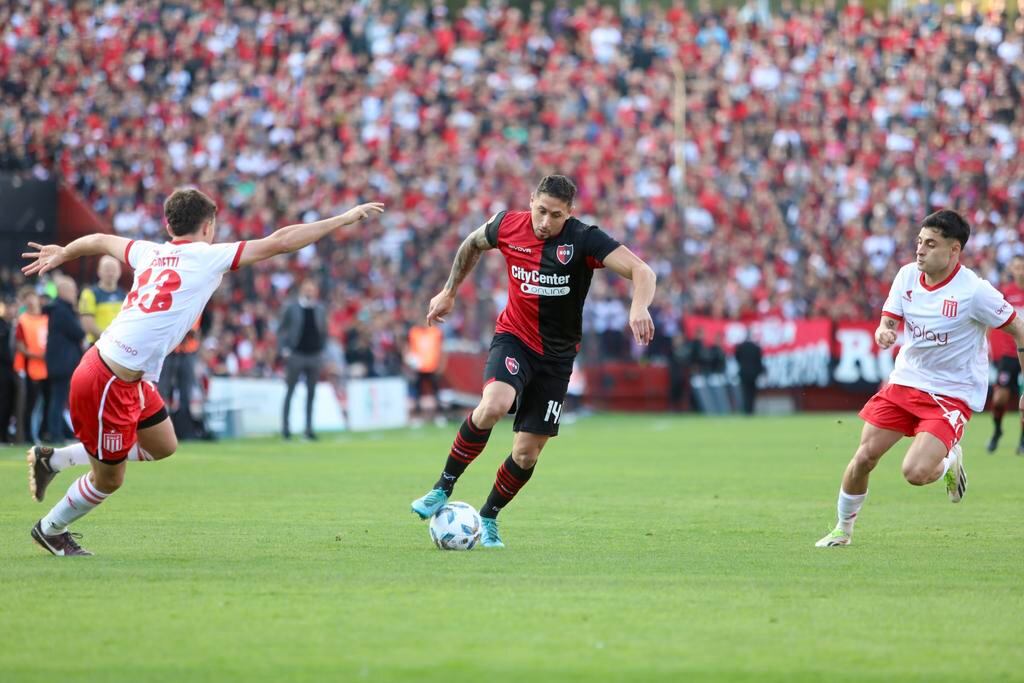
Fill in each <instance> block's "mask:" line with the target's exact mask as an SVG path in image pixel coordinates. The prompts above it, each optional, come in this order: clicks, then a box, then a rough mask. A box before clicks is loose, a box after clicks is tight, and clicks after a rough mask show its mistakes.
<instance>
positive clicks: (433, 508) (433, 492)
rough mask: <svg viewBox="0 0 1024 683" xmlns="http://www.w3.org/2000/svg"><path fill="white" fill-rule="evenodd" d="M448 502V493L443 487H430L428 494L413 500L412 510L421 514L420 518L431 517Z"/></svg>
mask: <svg viewBox="0 0 1024 683" xmlns="http://www.w3.org/2000/svg"><path fill="white" fill-rule="evenodd" d="M447 502H448V494H447V493H445V492H444V491H443V490H442V489H430V491H428V492H427V495H425V496H423V497H422V498H417V499H416V500H414V501H413V502H412V506H411V507H412V511H413V512H415V513H416V514H417V515H419V517H420V519H429V518H430V517H433V516H434V513H435V512H437V511H438V510H440V509H441V508H443V507H444V504H445V503H447Z"/></svg>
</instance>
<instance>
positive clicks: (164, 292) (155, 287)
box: [124, 268, 181, 313]
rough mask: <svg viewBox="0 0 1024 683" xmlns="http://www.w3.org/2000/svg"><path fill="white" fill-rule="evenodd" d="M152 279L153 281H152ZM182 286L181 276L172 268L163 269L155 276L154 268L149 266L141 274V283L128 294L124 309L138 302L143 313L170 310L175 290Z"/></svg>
mask: <svg viewBox="0 0 1024 683" xmlns="http://www.w3.org/2000/svg"><path fill="white" fill-rule="evenodd" d="M150 280H152V282H150ZM179 287H181V276H180V275H178V273H177V272H176V271H173V270H171V269H170V268H165V269H164V270H161V271H160V272H159V274H157V276H156V277H155V278H154V277H153V269H152V268H147V269H146V270H144V271H142V272H141V273H140V274H139V284H138V286H137V287H135V288H134V289H132V291H131V292H129V294H128V298H127V299H125V300H124V310H128V309H129V308H131V307H132V306H134V305H135V304H136V303H138V304H139V310H140V311H142V312H143V313H156V312H158V311H167V310H170V308H171V304H172V303H173V302H174V297H173V296H172V295H171V292H174V291H175V290H177V289H178V288H179Z"/></svg>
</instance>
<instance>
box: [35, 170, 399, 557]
mask: <svg viewBox="0 0 1024 683" xmlns="http://www.w3.org/2000/svg"><path fill="white" fill-rule="evenodd" d="M383 210H384V205H383V204H379V203H375V202H374V203H369V204H361V205H359V206H356V207H355V208H352V209H349V210H348V211H346V212H345V213H343V214H341V215H338V216H334V217H333V218H328V219H325V220H322V221H317V222H315V223H304V224H299V225H289V226H287V227H284V228H281V229H279V230H277V231H275V232H274V233H272V234H270V235H268V236H267V237H264V238H262V239H258V240H251V241H242V242H233V243H224V244H214V243H213V240H214V236H215V234H216V230H217V205H216V204H215V203H214V202H213V200H211V199H210V198H209V197H207V196H206V195H204V194H203V193H202V192H199V191H198V190H193V189H184V190H177V191H175V192H174V193H173V194H172V195H171V196H170V197H168V199H167V201H166V202H165V203H164V216H165V218H166V221H167V232H168V234H169V235H170V237H171V240H172V241H170V242H167V243H164V244H156V243H154V242H143V241H138V242H137V241H134V240H128V239H125V238H123V237H116V236H113V235H100V234H97V235H88V236H86V237H81V238H79V239H77V240H75V241H73V242H71V243H70V244H68V245H67V246H64V247H61V246H58V245H53V244H51V245H47V246H42V245H39V244H36V243H34V242H30V243H29V246H30V247H32V248H33V249H35V250H36V251H33V252H28V253H25V254H23V255H22V256H24V257H25V258H30V259H33V261H32V263H30V264H29V265H27V266H25V267H24V268H22V271H23V272H24V273H25V274H26V275H41V274H43V273H46V272H47V271H50V270H53V269H54V268H57V267H59V266H60V265H61V264H63V263H66V262H68V261H73V260H74V259H77V258H80V257H82V256H91V255H102V254H107V255H110V256H113V257H114V258H117V259H119V260H120V261H122V262H124V263H126V264H128V266H129V267H131V268H132V269H133V270H134V271H135V281H134V283H133V285H132V289H131V291H130V292H129V293H128V297H127V298H126V299H125V301H124V305H123V307H122V308H121V311H120V313H118V314H117V317H115V318H114V320H113V322H111V323H110V326H109V327H107V328H106V329H105V330H104V331H103V333H102V335H101V336H100V338H99V340H97V342H96V344H95V346H93V347H92V348H91V349H90V350H89V351H88V352H87V353H86V354H85V356H84V357H83V358H82V361H81V362H80V363H79V365H78V367H77V368H76V370H75V372H74V374H73V375H72V378H71V393H70V397H69V405H70V410H71V422H72V425H73V426H74V429H75V436H76V437H77V438H78V439H79V441H80V443H76V444H73V445H71V446H68V447H65V448H58V449H52V448H46V447H42V446H35V447H33V448H31V449H29V452H28V462H29V490H30V492H31V493H32V495H33V497H34V498H35V499H36V500H37V501H42V499H43V496H44V494H45V492H46V487H47V485H48V484H49V483H50V481H51V480H52V479H53V478H54V476H56V474H57V473H58V472H60V471H61V470H63V469H65V468H67V467H69V466H72V465H84V464H88V465H89V466H90V471H89V472H88V473H86V474H84V475H82V476H81V477H79V478H78V479H76V480H75V481H74V482H73V483H72V484H71V487H70V488H69V489H68V491H67V494H66V495H65V496H63V497H62V498H61V500H60V501H59V502H58V503H57V504H56V505H54V506H53V508H52V509H51V510H50V512H49V513H47V514H46V516H45V517H43V518H42V519H40V520H39V521H38V522H37V523H36V525H35V526H34V527H33V528H32V538H33V539H34V540H35V542H36V543H38V544H39V545H40V546H41V547H42V548H44V549H45V550H47V551H48V552H50V553H53V554H54V555H65V556H66V555H91V554H92V553H90V552H89V551H87V550H85V549H83V548H82V547H81V546H79V545H78V543H77V541H76V540H75V537H73V536H72V534H71V533H70V532H69V531H68V526H69V525H70V524H71V523H72V522H75V521H76V520H78V519H80V518H82V517H83V516H85V515H86V514H88V513H89V512H91V511H92V510H93V509H95V508H96V507H97V506H98V505H100V504H101V503H102V502H103V501H105V500H106V499H107V498H108V497H109V496H110V495H111V494H112V493H114V492H115V491H117V490H118V489H119V488H120V487H121V485H122V484H123V483H124V476H125V469H126V467H125V463H126V461H128V460H160V459H162V458H166V457H167V456H169V455H171V454H172V453H174V451H175V449H176V448H177V445H178V442H177V437H176V436H175V434H174V426H173V425H172V423H171V421H170V420H169V419H168V415H167V409H166V408H165V407H164V402H163V399H161V397H160V394H159V393H158V392H157V390H156V388H155V387H154V385H153V382H155V381H156V380H157V379H158V378H159V377H160V368H161V366H162V365H163V362H164V358H165V357H166V356H167V354H169V353H170V352H171V351H172V350H173V349H174V347H175V346H177V345H178V343H179V342H181V340H182V339H183V338H184V336H185V334H186V333H187V332H188V331H189V330H190V329H191V328H192V325H193V323H194V322H195V320H196V318H197V317H198V316H199V315H200V313H202V311H203V308H205V306H206V303H207V302H208V301H209V300H210V297H211V296H212V295H213V292H214V291H215V290H216V289H217V287H218V286H219V285H220V282H221V279H222V278H223V275H224V273H225V272H227V271H229V270H237V269H238V268H239V267H241V266H246V265H249V264H251V263H256V262H258V261H263V260H265V259H268V258H271V257H273V256H278V255H280V254H289V253H292V252H295V251H298V250H299V249H301V248H303V247H305V246H307V245H309V244H312V243H314V242H316V241H317V240H319V239H321V238H322V237H325V236H326V235H328V234H330V233H332V232H334V231H335V230H337V229H339V228H342V227H345V226H349V225H353V224H355V223H358V222H359V221H361V220H363V219H365V218H368V217H370V216H374V215H377V214H379V213H381V212H383ZM75 536H77V534H76V535H75Z"/></svg>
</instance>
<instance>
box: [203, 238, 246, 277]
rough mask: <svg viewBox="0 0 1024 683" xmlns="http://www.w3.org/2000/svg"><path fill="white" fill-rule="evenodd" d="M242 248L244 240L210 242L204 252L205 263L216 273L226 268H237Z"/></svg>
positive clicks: (243, 247)
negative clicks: (219, 242)
mask: <svg viewBox="0 0 1024 683" xmlns="http://www.w3.org/2000/svg"><path fill="white" fill-rule="evenodd" d="M243 249H245V241H244V240H243V241H241V242H225V243H221V244H211V245H210V246H209V247H208V249H207V252H206V254H207V256H206V258H207V259H208V261H207V263H208V264H209V266H210V269H211V270H214V271H215V272H218V273H223V272H224V271H226V270H238V264H239V261H240V260H241V258H242V250H243Z"/></svg>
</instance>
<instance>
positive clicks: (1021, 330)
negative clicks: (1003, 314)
mask: <svg viewBox="0 0 1024 683" xmlns="http://www.w3.org/2000/svg"><path fill="white" fill-rule="evenodd" d="M1002 330H1003V331H1004V332H1007V333H1009V335H1010V336H1011V337H1013V341H1014V342H1016V343H1017V360H1019V361H1020V362H1021V363H1024V320H1022V319H1021V317H1020V316H1019V315H1015V316H1013V320H1011V321H1010V324H1009V325H1007V326H1006V327H1004V328H1002ZM1022 367H1024V366H1022ZM1018 407H1019V408H1020V411H1021V412H1022V413H1024V394H1021V397H1020V402H1019V404H1018Z"/></svg>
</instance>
